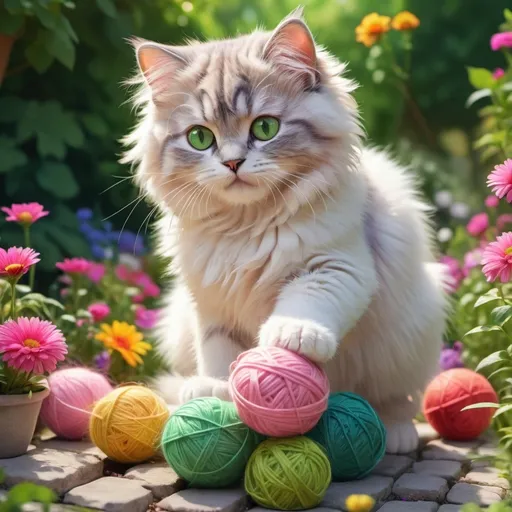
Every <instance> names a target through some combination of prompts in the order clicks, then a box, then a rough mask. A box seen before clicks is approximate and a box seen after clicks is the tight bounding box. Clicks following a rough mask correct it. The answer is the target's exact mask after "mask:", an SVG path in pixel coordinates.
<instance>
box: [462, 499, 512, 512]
mask: <svg viewBox="0 0 512 512" xmlns="http://www.w3.org/2000/svg"><path fill="white" fill-rule="evenodd" d="M460 510H461V512H483V511H484V510H485V512H512V504H511V503H510V501H508V500H505V501H501V502H500V503H493V504H492V505H491V506H490V507H486V508H480V507H479V506H478V505H476V504H475V503H468V504H466V505H464V506H463V507H462V508H461V509H460Z"/></svg>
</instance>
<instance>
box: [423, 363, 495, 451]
mask: <svg viewBox="0 0 512 512" xmlns="http://www.w3.org/2000/svg"><path fill="white" fill-rule="evenodd" d="M481 402H492V403H498V396H497V395H496V392H495V391H494V389H493V387H492V386H491V384H490V383H489V381H488V380H487V379H486V378H485V377H483V376H482V375H480V374H478V373H476V372H474V371H473V370H468V369H467V368H454V369H452V370H448V371H446V372H442V373H440V374H439V375H437V376H436V377H435V378H434V379H433V380H432V381H431V382H430V384H429V385H428V386H427V389H426V390H425V395H424V398H423V413H424V415H425V418H426V419H427V421H428V422H429V423H430V424H431V425H432V427H433V428H434V430H436V431H437V432H438V433H439V435H440V436H441V437H444V438H446V439H453V440H455V441H468V440H471V439H475V438H476V437H478V436H479V435H480V434H482V433H483V432H484V431H485V430H486V429H487V428H488V427H489V425H490V424H491V419H492V416H493V414H494V411H495V410H494V409H491V408H483V409H469V410H467V411H462V409H464V407H467V406H468V405H472V404H478V403H481Z"/></svg>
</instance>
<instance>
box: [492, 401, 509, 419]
mask: <svg viewBox="0 0 512 512" xmlns="http://www.w3.org/2000/svg"><path fill="white" fill-rule="evenodd" d="M508 411H512V404H508V405H504V406H502V407H500V408H499V409H498V410H497V411H496V412H495V413H494V416H493V418H497V417H498V416H500V415H501V414H503V413H505V412H508Z"/></svg>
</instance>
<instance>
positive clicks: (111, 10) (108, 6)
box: [96, 0, 117, 18]
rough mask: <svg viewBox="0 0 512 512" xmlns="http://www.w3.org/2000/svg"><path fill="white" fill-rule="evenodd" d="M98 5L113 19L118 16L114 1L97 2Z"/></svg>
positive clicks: (99, 0)
mask: <svg viewBox="0 0 512 512" xmlns="http://www.w3.org/2000/svg"><path fill="white" fill-rule="evenodd" d="M96 5H97V6H98V7H99V8H100V9H101V10H102V11H103V12H104V13H105V14H106V15H107V16H110V17H111V18H115V17H116V15H117V9H116V5H115V4H114V2H113V1H112V0H96Z"/></svg>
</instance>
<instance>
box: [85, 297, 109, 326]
mask: <svg viewBox="0 0 512 512" xmlns="http://www.w3.org/2000/svg"><path fill="white" fill-rule="evenodd" d="M87 311H89V313H91V315H92V318H93V320H94V321H95V322H101V321H102V320H103V319H104V318H106V317H107V316H108V315H110V308H109V307H108V304H105V303H104V302H95V303H94V304H91V305H90V306H89V307H88V308H87Z"/></svg>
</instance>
